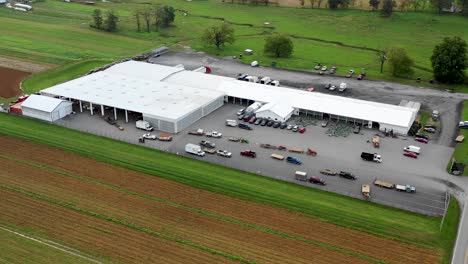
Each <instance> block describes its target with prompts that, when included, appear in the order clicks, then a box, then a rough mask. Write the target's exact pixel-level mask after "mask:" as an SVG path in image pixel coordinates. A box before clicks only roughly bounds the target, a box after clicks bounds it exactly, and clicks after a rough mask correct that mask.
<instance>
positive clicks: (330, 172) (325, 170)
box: [320, 169, 338, 176]
mask: <svg viewBox="0 0 468 264" xmlns="http://www.w3.org/2000/svg"><path fill="white" fill-rule="evenodd" d="M320 173H322V174H325V175H330V176H336V175H337V174H338V172H336V171H334V170H330V169H324V170H321V171H320Z"/></svg>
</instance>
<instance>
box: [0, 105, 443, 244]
mask: <svg viewBox="0 0 468 264" xmlns="http://www.w3.org/2000/svg"><path fill="white" fill-rule="evenodd" d="M0 134H4V135H9V136H14V137H19V138H22V139H25V140H28V141H32V142H37V143H41V144H46V145H49V146H52V147H56V148H59V149H63V150H68V151H71V152H75V153H77V154H81V155H83V156H86V157H89V158H93V159H95V160H98V161H101V162H105V163H109V164H113V165H117V166H121V167H124V168H128V169H131V170H135V171H139V172H142V173H146V174H149V175H154V176H157V177H162V178H165V179H169V180H173V181H176V182H179V183H183V184H187V185H191V186H194V187H197V188H201V189H205V190H208V191H213V192H217V193H222V194H226V195H229V196H232V197H236V198H240V199H244V200H250V201H254V202H259V203H262V204H267V205H272V206H276V207H281V208H286V209H289V210H292V211H296V212H299V213H303V214H305V215H309V216H312V217H316V218H318V219H321V220H322V221H326V222H330V223H333V224H336V225H339V226H343V227H346V228H351V229H355V230H360V231H363V232H367V233H371V234H376V235H379V236H383V237H387V238H391V239H395V240H399V241H403V242H408V243H412V244H415V245H419V246H429V247H436V248H439V247H440V244H439V236H440V234H439V230H438V229H439V222H440V218H433V217H426V216H422V215H418V214H414V213H409V212H406V211H403V210H399V209H394V208H390V207H386V206H381V205H377V204H373V203H369V202H366V201H362V200H357V199H352V198H349V197H345V196H342V195H338V194H334V193H330V192H325V191H320V190H316V189H312V188H306V187H302V186H298V185H295V184H291V183H285V182H282V181H278V180H274V179H271V178H267V177H261V176H257V175H254V174H251V173H247V172H243V171H240V170H235V169H230V168H226V167H222V166H220V165H216V164H210V163H206V162H202V161H198V160H194V159H190V158H185V157H180V156H176V155H172V154H168V153H164V152H161V151H157V150H154V149H150V148H146V147H142V146H137V145H132V144H128V143H124V142H119V141H115V140H111V139H107V138H103V137H98V136H94V135H90V134H86V133H82V132H79V131H75V130H71V129H67V128H63V127H59V126H55V125H50V124H47V123H43V122H40V121H36V120H31V119H27V118H21V117H17V116H13V115H6V114H0ZM180 164H184V166H180Z"/></svg>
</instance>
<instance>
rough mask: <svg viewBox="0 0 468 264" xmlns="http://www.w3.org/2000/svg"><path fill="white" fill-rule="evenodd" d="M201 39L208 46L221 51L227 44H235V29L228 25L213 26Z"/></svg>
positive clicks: (206, 30)
mask: <svg viewBox="0 0 468 264" xmlns="http://www.w3.org/2000/svg"><path fill="white" fill-rule="evenodd" d="M201 39H202V41H203V42H205V43H206V44H209V45H215V46H216V48H218V49H220V48H221V47H223V46H224V45H225V44H226V43H231V44H232V43H234V41H235V38H234V28H232V27H231V26H230V25H229V24H226V23H222V24H220V25H217V26H211V27H209V28H207V29H205V31H204V32H203V34H202V38H201Z"/></svg>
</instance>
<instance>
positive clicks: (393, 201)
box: [57, 104, 453, 215]
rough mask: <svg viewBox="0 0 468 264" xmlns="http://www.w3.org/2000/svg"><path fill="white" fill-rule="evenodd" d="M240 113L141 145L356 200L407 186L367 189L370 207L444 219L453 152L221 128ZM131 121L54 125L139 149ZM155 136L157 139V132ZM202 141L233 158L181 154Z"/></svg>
mask: <svg viewBox="0 0 468 264" xmlns="http://www.w3.org/2000/svg"><path fill="white" fill-rule="evenodd" d="M240 107H241V106H239V105H233V104H226V105H225V106H223V107H221V108H220V109H218V110H216V111H214V112H213V113H212V114H210V115H209V116H207V117H204V118H203V119H201V120H199V121H198V122H196V123H195V124H193V125H192V126H191V127H189V128H188V129H187V130H186V131H183V132H181V133H179V134H177V135H174V140H173V141H172V142H160V141H151V140H146V142H145V144H144V145H145V146H147V147H151V148H156V149H160V150H164V151H168V152H172V153H175V154H178V155H183V156H188V157H191V158H195V159H200V160H205V161H208V162H213V163H218V164H222V165H225V166H228V167H233V168H237V169H241V170H245V171H250V172H253V173H257V174H259V175H264V176H268V177H273V178H276V179H280V180H284V181H289V182H294V183H297V184H302V185H306V186H310V187H312V188H319V189H324V190H328V191H332V192H336V193H340V194H344V195H347V196H351V197H355V198H358V199H363V197H362V195H361V192H360V191H361V185H362V184H364V183H372V182H373V180H374V179H375V178H378V179H381V180H384V181H388V182H392V183H395V184H411V185H414V186H416V188H417V192H416V193H414V194H410V193H401V192H397V191H395V190H387V189H382V188H378V187H375V186H372V187H371V188H372V190H371V201H373V202H377V203H380V204H385V205H390V206H394V207H398V208H402V209H406V210H410V211H414V212H418V213H423V214H427V215H441V214H442V213H443V210H444V206H445V198H446V197H445V191H446V188H447V187H446V186H445V184H444V182H443V181H442V180H441V177H440V175H445V171H444V168H445V166H446V164H447V161H448V158H449V157H450V154H451V153H452V151H453V149H452V148H450V147H446V146H443V145H438V144H431V143H429V144H427V145H426V144H422V143H418V142H415V141H414V140H413V139H411V138H405V137H403V138H383V139H382V140H381V148H379V149H375V148H373V146H372V145H371V144H370V143H368V142H367V141H368V140H369V139H370V138H371V136H372V135H373V134H375V133H376V132H377V131H375V130H368V129H362V130H361V132H360V134H357V135H356V134H352V133H351V134H350V135H349V136H347V137H346V138H344V137H330V136H328V135H326V133H325V132H326V130H327V128H322V127H320V122H319V123H318V124H317V125H316V126H308V127H307V131H306V132H305V133H304V134H299V133H294V132H292V131H288V130H281V129H279V128H277V129H274V128H271V127H260V126H254V125H252V126H253V127H254V130H252V131H248V130H242V129H239V128H236V127H227V126H225V120H226V119H235V118H236V116H235V113H236V112H237V110H239V109H240ZM107 114H111V112H107ZM130 118H131V119H130V122H129V123H125V122H124V121H123V120H124V117H123V112H121V113H119V116H118V121H119V124H120V125H122V126H123V127H124V128H125V130H124V131H120V130H119V129H117V128H116V127H114V126H111V125H109V124H108V123H106V122H105V121H104V120H103V119H102V118H101V117H100V116H99V115H94V116H90V114H89V112H84V113H77V114H75V115H72V116H70V117H67V118H65V119H62V120H60V121H58V122H57V124H59V125H62V126H66V127H69V128H73V129H77V130H81V131H85V132H88V133H92V134H97V135H101V136H105V137H109V138H114V139H117V140H121V141H126V142H129V143H133V144H138V138H139V137H140V136H141V135H142V134H144V133H145V132H144V131H142V130H138V129H136V128H135V122H134V119H133V118H132V117H130ZM197 128H203V129H205V131H212V130H215V131H218V132H221V133H223V137H222V138H219V139H217V138H207V137H205V136H194V135H189V134H187V131H189V130H195V129H197ZM154 133H155V134H159V131H155V132H154ZM230 136H235V137H242V138H247V139H248V140H249V143H248V144H245V143H237V142H231V141H228V137H230ZM201 140H210V141H211V142H214V143H215V144H216V149H226V150H228V151H230V152H232V153H233V157H232V158H224V157H221V156H217V155H210V154H207V155H206V156H205V157H203V158H201V157H197V156H194V155H191V154H187V153H185V151H184V147H185V144H187V143H195V144H197V143H199V142H200V141H201ZM262 143H268V144H272V145H284V146H287V147H297V148H302V149H307V148H311V149H313V150H315V151H317V152H318V155H317V156H315V157H314V156H309V155H306V154H296V153H290V152H285V151H279V150H271V149H264V148H261V147H260V144H262ZM407 145H416V146H420V147H421V148H422V153H421V155H419V158H418V159H411V158H408V157H404V156H403V155H402V153H403V152H402V148H403V147H404V146H407ZM247 149H250V150H253V151H255V152H257V158H255V159H251V158H247V157H243V156H240V154H239V153H240V151H242V150H247ZM362 151H366V152H378V153H379V154H381V155H382V158H383V163H381V164H379V163H374V162H367V161H363V160H361V158H360V153H361V152H362ZM272 153H277V154H281V155H284V156H294V157H297V158H299V159H301V160H302V161H303V164H302V165H294V164H290V163H287V162H286V161H279V160H275V159H272V158H271V157H270V155H271V154H272ZM321 169H333V170H337V171H340V170H343V171H348V172H351V173H353V174H355V175H356V176H358V179H357V180H356V181H351V180H347V179H343V178H339V177H337V176H326V175H320V173H319V171H320V170H321ZM296 170H300V171H305V172H307V173H308V176H314V175H317V176H320V177H321V178H323V179H325V180H326V181H327V185H326V186H318V185H314V184H310V183H307V182H298V181H296V180H294V172H295V171H296Z"/></svg>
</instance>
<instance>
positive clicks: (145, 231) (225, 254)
mask: <svg viewBox="0 0 468 264" xmlns="http://www.w3.org/2000/svg"><path fill="white" fill-rule="evenodd" d="M0 188H1V189H4V190H8V191H12V192H16V193H19V194H22V195H25V196H28V197H31V198H34V199H38V200H41V201H45V202H48V203H51V204H54V205H58V206H61V207H64V208H67V209H69V210H73V211H75V212H79V213H82V214H86V215H88V216H92V217H95V218H98V219H102V220H106V221H109V222H112V223H115V224H119V225H122V226H125V227H128V228H132V229H135V230H138V231H141V232H144V233H147V234H150V235H153V236H157V237H160V238H163V239H167V240H170V241H174V242H177V243H179V244H183V245H186V246H189V247H194V248H197V249H200V250H204V251H207V252H210V253H211V254H215V255H219V256H223V257H225V258H228V259H230V260H234V261H238V262H241V263H254V262H252V261H250V260H247V259H245V258H242V257H240V256H235V255H231V254H229V253H226V252H222V251H219V250H214V249H211V248H208V247H205V246H203V245H199V244H196V243H193V242H191V241H187V240H183V239H179V238H176V237H172V236H168V235H165V234H163V233H160V232H156V231H153V230H151V229H148V228H145V227H142V226H138V225H135V224H132V223H127V222H125V221H121V220H119V219H115V218H112V217H108V216H105V215H102V214H99V213H97V212H92V211H88V210H86V209H83V208H79V207H77V206H75V205H72V204H68V203H64V202H61V201H57V200H54V199H51V198H49V197H46V196H43V195H39V194H36V193H33V192H28V191H25V190H22V189H19V188H15V187H11V186H7V185H3V184H0Z"/></svg>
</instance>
